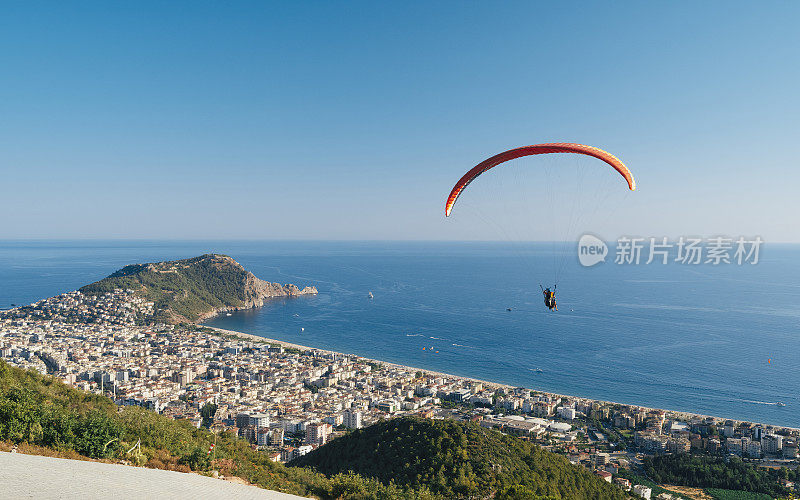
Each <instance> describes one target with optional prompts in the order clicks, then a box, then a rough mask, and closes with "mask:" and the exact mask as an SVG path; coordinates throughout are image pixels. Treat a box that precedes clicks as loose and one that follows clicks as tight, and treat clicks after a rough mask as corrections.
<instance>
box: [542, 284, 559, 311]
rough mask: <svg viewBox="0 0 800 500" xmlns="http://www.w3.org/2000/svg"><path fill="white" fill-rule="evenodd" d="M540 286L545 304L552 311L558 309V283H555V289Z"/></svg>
mask: <svg viewBox="0 0 800 500" xmlns="http://www.w3.org/2000/svg"><path fill="white" fill-rule="evenodd" d="M539 288H541V289H542V294H543V295H544V305H546V306H547V308H548V309H550V310H551V311H553V310H556V311H558V305H556V292H555V289H556V285H553V290H550V289H549V288H542V285H539Z"/></svg>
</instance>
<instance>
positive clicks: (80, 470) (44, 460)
mask: <svg viewBox="0 0 800 500" xmlns="http://www.w3.org/2000/svg"><path fill="white" fill-rule="evenodd" d="M0 498H64V499H70V498H80V499H91V498H131V499H151V498H152V499H156V498H158V499H169V498H204V499H216V498H219V499H223V498H237V499H248V500H249V499H253V500H256V499H258V500H290V499H297V498H302V497H298V496H295V495H288V494H286V493H279V492H277V491H270V490H265V489H262V488H258V487H256V486H250V485H245V484H237V483H234V482H230V481H224V480H221V479H214V478H211V477H207V476H201V475H199V474H189V473H183V472H174V471H166V470H160V469H146V468H143V467H130V466H125V465H116V464H108V463H102V462H88V461H83V460H67V459H63V458H52V457H42V456H38V455H23V454H22V453H8V452H0Z"/></svg>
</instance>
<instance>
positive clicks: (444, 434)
mask: <svg viewBox="0 0 800 500" xmlns="http://www.w3.org/2000/svg"><path fill="white" fill-rule="evenodd" d="M290 465H295V466H308V467H312V468H314V469H315V470H317V471H319V472H322V473H324V474H340V473H344V472H348V471H349V472H354V473H356V474H359V475H361V476H366V477H370V478H375V479H377V480H379V481H380V482H381V483H383V484H390V483H392V482H394V483H395V484H399V485H407V486H411V487H413V488H427V489H429V490H430V491H431V492H433V493H434V494H437V495H441V496H443V497H445V498H486V497H489V496H492V495H495V498H520V499H522V498H569V499H603V498H609V499H615V498H626V495H625V494H624V493H623V492H622V491H621V490H619V489H618V488H616V487H614V486H612V485H610V484H608V483H606V482H605V481H603V480H602V479H600V478H599V477H597V476H596V475H594V474H592V473H590V472H588V471H586V470H584V469H582V468H580V467H577V466H574V465H572V464H570V463H569V461H567V460H566V459H565V458H563V457H561V456H559V455H556V454H554V453H551V452H549V451H546V450H544V449H542V448H541V447H539V446H536V445H533V444H531V443H529V442H526V441H522V440H520V439H517V438H514V437H511V436H506V435H504V434H501V433H500V432H497V431H493V430H488V429H484V428H482V427H480V426H478V425H476V424H474V423H471V422H469V423H465V422H456V421H452V420H429V419H423V418H413V417H406V418H396V419H392V420H387V421H382V422H379V423H377V424H375V425H372V426H370V427H367V428H365V429H360V430H357V431H354V432H352V433H350V434H349V435H347V436H344V437H341V438H339V439H337V440H335V441H333V442H331V443H330V444H327V445H325V446H323V447H321V448H319V449H317V450H315V451H313V452H311V453H309V454H308V455H305V456H302V457H300V458H298V459H297V460H295V461H294V462H292V463H291V464H290Z"/></svg>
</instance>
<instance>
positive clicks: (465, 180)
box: [444, 142, 636, 217]
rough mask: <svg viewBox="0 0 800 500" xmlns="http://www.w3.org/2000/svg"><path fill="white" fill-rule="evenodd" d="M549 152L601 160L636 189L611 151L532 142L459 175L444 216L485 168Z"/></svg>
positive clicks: (448, 199)
mask: <svg viewBox="0 0 800 500" xmlns="http://www.w3.org/2000/svg"><path fill="white" fill-rule="evenodd" d="M550 153H573V154H582V155H587V156H592V157H594V158H597V159H599V160H602V161H604V162H606V163H607V164H608V165H610V166H611V167H613V168H614V170H616V171H617V172H619V174H620V175H622V177H624V178H625V180H626V181H627V183H628V188H629V189H630V190H631V191H633V190H635V189H636V181H635V180H634V178H633V174H631V171H630V170H628V167H626V166H625V164H624V163H622V162H621V161H620V160H619V158H617V157H616V156H614V155H612V154H611V153H608V152H606V151H603V150H602V149H600V148H595V147H593V146H586V145H583V144H574V143H568V142H553V143H546V144H534V145H532V146H523V147H521V148H515V149H509V150H508V151H504V152H502V153H499V154H496V155H494V156H492V157H491V158H488V159H486V160H484V161H482V162H481V163H479V164H478V165H476V166H475V167H473V168H472V169H471V170H470V171H469V172H467V173H466V174H464V176H463V177H461V179H459V181H458V182H457V183H456V185H455V186H454V187H453V189H452V191H450V196H448V197H447V203H446V204H445V208H444V215H445V216H446V217H449V216H450V212H451V211H452V210H453V205H455V203H456V200H457V199H458V197H459V196H460V195H461V193H462V192H463V191H464V189H465V188H466V187H467V186H468V185H469V183H470V182H472V181H474V180H475V179H476V178H477V177H478V176H479V175H481V174H482V173H484V172H486V171H487V170H489V169H491V168H493V167H496V166H497V165H500V164H501V163H504V162H507V161H509V160H513V159H515V158H521V157H523V156H531V155H540V154H550Z"/></svg>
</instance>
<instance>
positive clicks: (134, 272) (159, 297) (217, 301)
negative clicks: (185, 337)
mask: <svg viewBox="0 0 800 500" xmlns="http://www.w3.org/2000/svg"><path fill="white" fill-rule="evenodd" d="M118 288H119V289H123V290H126V289H132V290H135V291H136V292H137V294H138V295H139V296H141V297H143V298H145V299H147V300H149V301H151V302H153V303H154V309H155V314H154V316H153V318H150V319H151V320H152V321H155V322H165V323H180V322H194V321H198V320H201V319H203V317H205V316H208V315H210V314H212V313H213V312H214V311H216V310H219V309H235V308H241V307H253V306H255V305H261V304H262V303H263V299H264V298H268V297H275V296H283V295H291V294H295V293H303V292H299V291H297V289H296V288H295V287H294V286H293V285H287V286H286V287H282V286H280V285H278V284H276V283H268V282H265V281H262V280H260V279H258V278H256V277H255V276H253V274H252V273H250V272H248V271H246V270H245V269H244V267H242V266H241V264H239V263H238V262H236V261H235V260H233V259H232V258H230V257H228V256H227V255H218V254H207V255H202V256H200V257H194V258H191V259H183V260H174V261H168V262H157V263H150V264H132V265H129V266H125V267H123V268H122V269H120V270H119V271H117V272H115V273H113V274H111V275H110V276H108V277H107V278H104V279H102V280H100V281H97V282H95V283H92V284H90V285H86V286H84V287H83V288H81V289H80V291H81V292H83V293H84V294H87V295H101V294H104V293H107V292H112V291H114V290H115V289H118ZM315 292H316V290H314V293H315Z"/></svg>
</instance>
